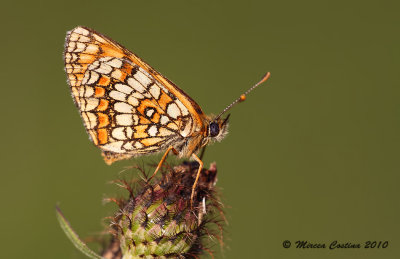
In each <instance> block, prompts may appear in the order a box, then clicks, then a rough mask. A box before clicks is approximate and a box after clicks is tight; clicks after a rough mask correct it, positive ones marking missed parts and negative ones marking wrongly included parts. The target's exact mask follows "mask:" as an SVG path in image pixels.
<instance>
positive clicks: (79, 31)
mask: <svg viewBox="0 0 400 259" xmlns="http://www.w3.org/2000/svg"><path fill="white" fill-rule="evenodd" d="M73 32H76V33H79V34H82V35H86V36H87V35H89V31H88V30H86V29H85V28H82V27H78V28H76V29H75V30H73Z"/></svg>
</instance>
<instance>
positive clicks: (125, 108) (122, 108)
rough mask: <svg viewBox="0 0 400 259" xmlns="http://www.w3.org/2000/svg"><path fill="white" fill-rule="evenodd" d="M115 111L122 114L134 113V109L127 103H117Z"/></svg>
mask: <svg viewBox="0 0 400 259" xmlns="http://www.w3.org/2000/svg"><path fill="white" fill-rule="evenodd" d="M114 109H115V110H116V111H117V112H120V113H132V112H133V107H132V106H131V105H129V104H127V103H125V102H117V103H115V104H114Z"/></svg>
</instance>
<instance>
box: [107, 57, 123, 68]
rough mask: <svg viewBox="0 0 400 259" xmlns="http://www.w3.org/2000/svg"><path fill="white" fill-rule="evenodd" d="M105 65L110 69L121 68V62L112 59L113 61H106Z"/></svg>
mask: <svg viewBox="0 0 400 259" xmlns="http://www.w3.org/2000/svg"><path fill="white" fill-rule="evenodd" d="M107 64H108V65H110V66H112V67H116V68H120V67H122V61H121V60H120V59H117V58H114V59H113V60H110V61H108V62H107Z"/></svg>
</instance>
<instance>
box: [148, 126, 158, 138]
mask: <svg viewBox="0 0 400 259" xmlns="http://www.w3.org/2000/svg"><path fill="white" fill-rule="evenodd" d="M147 132H148V133H149V135H150V136H152V137H155V136H157V133H158V129H157V126H156V125H153V126H151V127H150V128H149V129H148V130H147Z"/></svg>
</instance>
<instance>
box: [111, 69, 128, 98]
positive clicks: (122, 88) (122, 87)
mask: <svg viewBox="0 0 400 259" xmlns="http://www.w3.org/2000/svg"><path fill="white" fill-rule="evenodd" d="M116 71H118V70H116ZM114 72H115V71H114ZM114 87H115V89H117V90H118V91H120V92H121V93H124V94H130V93H131V92H132V88H130V87H129V86H127V85H125V84H120V83H118V84H115V86H114Z"/></svg>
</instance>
